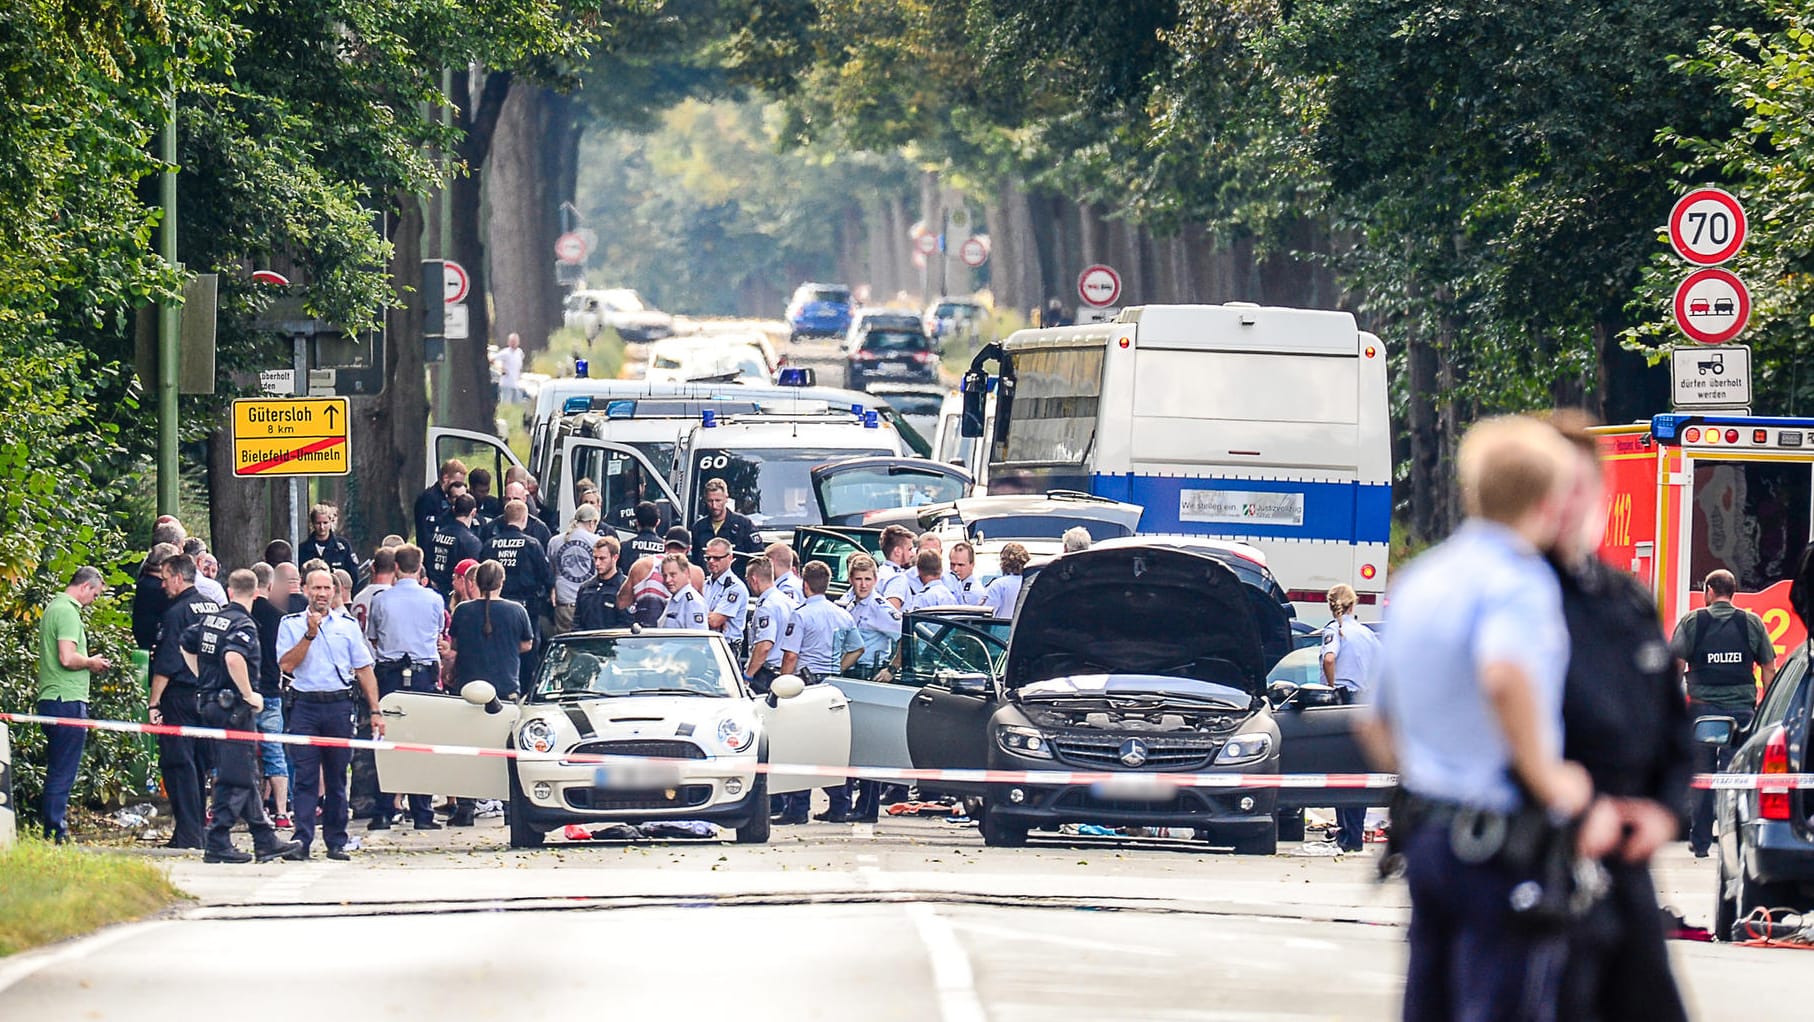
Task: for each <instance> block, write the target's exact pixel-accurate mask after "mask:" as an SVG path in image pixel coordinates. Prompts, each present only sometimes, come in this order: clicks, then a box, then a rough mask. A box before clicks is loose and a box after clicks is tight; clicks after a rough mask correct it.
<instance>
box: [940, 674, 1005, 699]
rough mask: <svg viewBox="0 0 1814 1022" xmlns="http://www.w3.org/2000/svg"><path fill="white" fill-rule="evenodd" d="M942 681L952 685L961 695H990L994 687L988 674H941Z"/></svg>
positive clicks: (952, 689) (953, 690) (952, 688)
mask: <svg viewBox="0 0 1814 1022" xmlns="http://www.w3.org/2000/svg"><path fill="white" fill-rule="evenodd" d="M939 680H940V681H943V682H945V683H946V684H948V685H950V686H951V691H952V692H954V693H956V694H958V695H960V696H985V697H986V696H988V695H990V694H992V692H993V689H992V687H991V686H990V683H989V676H988V675H987V674H941V676H940V678H939Z"/></svg>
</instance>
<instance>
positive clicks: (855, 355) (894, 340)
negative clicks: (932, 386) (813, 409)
mask: <svg viewBox="0 0 1814 1022" xmlns="http://www.w3.org/2000/svg"><path fill="white" fill-rule="evenodd" d="M847 347H848V350H847V351H846V352H845V356H844V385H845V386H846V387H849V388H850V389H851V390H864V389H866V388H867V387H868V386H869V384H870V383H871V382H872V381H879V380H886V381H888V382H890V383H937V382H938V350H937V349H936V348H935V347H934V346H933V344H932V339H931V338H930V337H927V336H926V332H925V330H923V329H922V328H921V327H920V321H919V317H917V316H907V315H901V316H890V315H882V316H870V317H869V318H868V319H865V320H864V321H863V324H862V325H861V326H859V327H858V328H857V332H856V335H855V336H853V337H852V338H851V339H850V340H849V342H848V344H847Z"/></svg>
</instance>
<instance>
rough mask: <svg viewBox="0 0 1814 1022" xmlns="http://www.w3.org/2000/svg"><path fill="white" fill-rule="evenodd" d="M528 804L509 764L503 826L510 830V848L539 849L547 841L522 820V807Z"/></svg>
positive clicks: (512, 765)
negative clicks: (508, 791)
mask: <svg viewBox="0 0 1814 1022" xmlns="http://www.w3.org/2000/svg"><path fill="white" fill-rule="evenodd" d="M528 804H529V801H528V799H526V798H524V797H523V783H522V782H521V781H519V780H517V775H516V764H515V763H511V764H510V801H508V802H506V803H504V824H505V826H507V827H509V828H510V847H512V848H540V847H542V845H543V844H544V843H546V842H547V840H548V835H546V834H544V833H542V832H541V831H539V830H536V829H535V828H534V827H531V826H530V825H529V821H528V820H526V819H524V818H523V813H524V807H525V806H527V805H528Z"/></svg>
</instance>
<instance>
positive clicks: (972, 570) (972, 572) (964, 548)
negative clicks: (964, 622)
mask: <svg viewBox="0 0 1814 1022" xmlns="http://www.w3.org/2000/svg"><path fill="white" fill-rule="evenodd" d="M948 560H949V561H950V565H949V567H950V570H949V571H947V572H946V573H945V584H946V585H948V586H950V587H951V593H952V595H954V596H956V597H957V602H959V603H961V604H963V605H964V606H966V607H975V606H978V605H980V604H981V603H982V602H983V592H984V590H985V589H986V585H985V584H984V582H983V579H982V576H980V575H978V574H977V573H976V548H975V547H973V546H971V545H970V543H969V541H968V540H958V541H957V542H956V543H953V544H951V556H950V557H949V558H948Z"/></svg>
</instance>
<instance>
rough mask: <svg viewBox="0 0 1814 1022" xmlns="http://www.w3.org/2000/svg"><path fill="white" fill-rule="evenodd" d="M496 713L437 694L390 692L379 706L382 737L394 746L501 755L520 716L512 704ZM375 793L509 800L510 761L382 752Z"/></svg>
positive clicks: (494, 757)
mask: <svg viewBox="0 0 1814 1022" xmlns="http://www.w3.org/2000/svg"><path fill="white" fill-rule="evenodd" d="M501 705H502V709H500V710H499V711H498V712H497V713H486V712H485V707H483V706H475V705H473V704H472V703H469V702H467V701H466V700H464V699H462V698H460V697H459V696H455V695H445V694H443V693H440V692H412V691H404V692H392V693H391V694H390V695H387V696H385V697H384V698H383V699H381V700H379V702H378V712H379V713H380V714H381V715H382V716H383V717H384V728H385V737H386V738H388V739H390V740H391V741H393V742H406V743H412V744H414V743H421V744H428V745H471V746H476V747H478V748H481V749H502V748H504V747H505V746H506V744H508V743H509V741H510V732H511V729H512V728H513V727H514V726H515V725H516V722H517V718H518V716H519V711H518V708H517V705H516V704H515V703H512V702H505V703H502V704H501ZM374 755H375V757H376V759H377V761H378V787H379V788H380V789H381V790H383V791H397V792H416V793H419V794H421V793H427V794H436V795H456V796H459V797H460V798H495V799H500V800H501V799H507V798H509V797H510V761H509V760H507V759H505V758H503V757H501V756H437V755H434V754H433V753H427V752H398V751H395V750H390V749H386V750H381V751H379V752H377V753H375V754H374Z"/></svg>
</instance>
